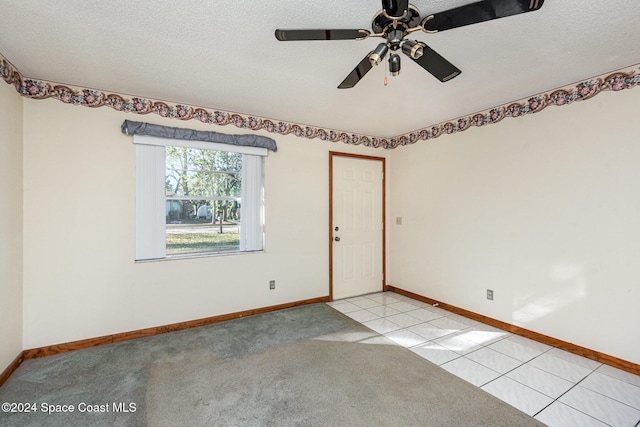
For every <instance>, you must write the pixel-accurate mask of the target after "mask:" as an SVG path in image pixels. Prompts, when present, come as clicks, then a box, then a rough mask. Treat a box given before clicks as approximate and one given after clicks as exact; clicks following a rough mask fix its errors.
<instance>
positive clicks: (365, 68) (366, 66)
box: [338, 52, 373, 89]
mask: <svg viewBox="0 0 640 427" xmlns="http://www.w3.org/2000/svg"><path fill="white" fill-rule="evenodd" d="M369 55H371V52H369V53H368V54H367V56H365V57H364V59H363V60H362V61H360V63H359V64H358V65H357V66H356V68H354V69H353V71H351V72H350V73H349V75H348V76H347V77H346V78H345V79H344V80H343V81H342V83H340V86H338V89H350V88H352V87H354V86H355V85H356V84H357V83H358V82H359V81H360V79H361V78H363V77H364V75H365V74H367V73H368V72H369V70H370V69H371V68H373V65H371V61H369Z"/></svg>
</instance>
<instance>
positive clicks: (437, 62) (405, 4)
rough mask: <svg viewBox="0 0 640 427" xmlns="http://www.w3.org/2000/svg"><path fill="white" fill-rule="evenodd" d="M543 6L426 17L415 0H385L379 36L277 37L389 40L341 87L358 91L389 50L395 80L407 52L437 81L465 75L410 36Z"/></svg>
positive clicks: (494, 4) (530, 0) (502, 0)
mask: <svg viewBox="0 0 640 427" xmlns="http://www.w3.org/2000/svg"><path fill="white" fill-rule="evenodd" d="M543 3H544V0H482V1H479V2H476V3H471V4H468V5H465V6H460V7H456V8H454V9H449V10H446V11H444V12H439V13H435V14H433V15H429V16H427V17H425V18H420V11H419V10H418V9H417V8H416V7H415V6H413V5H410V4H409V0H382V10H381V11H379V12H378V13H376V14H375V15H374V17H373V20H372V22H371V28H372V29H373V33H372V32H371V31H369V30H362V29H328V30H318V29H308V30H306V29H287V30H281V29H277V30H276V32H275V35H276V39H278V40H280V41H300V40H364V39H366V38H369V37H380V38H383V39H385V41H384V42H382V43H380V44H379V45H378V46H377V47H376V48H375V49H374V50H372V51H371V52H369V53H368V54H367V55H366V56H365V57H364V58H363V59H362V61H360V63H359V64H358V65H357V66H356V68H354V69H353V71H351V73H349V75H348V76H347V77H346V78H345V79H344V81H343V82H342V83H340V85H339V86H338V89H348V88H352V87H354V86H355V85H356V84H357V83H358V82H359V81H360V79H362V78H363V77H364V75H365V74H367V72H369V70H371V68H373V66H375V65H378V64H380V62H381V61H382V60H383V59H384V57H385V55H386V54H387V53H388V52H389V50H390V51H391V52H392V53H391V54H390V55H389V72H390V74H391V75H392V76H396V75H398V74H399V73H400V55H398V54H397V53H396V51H398V50H401V51H402V52H403V53H404V54H406V55H407V56H408V57H409V58H411V59H412V60H413V61H414V62H416V63H417V64H418V65H420V66H421V67H422V68H424V69H425V70H427V71H428V72H429V73H431V74H432V75H433V76H434V77H435V78H437V79H438V80H440V81H441V82H447V81H449V80H451V79H453V78H454V77H456V76H457V75H458V74H460V73H461V71H460V70H459V69H458V68H457V67H456V66H455V65H453V64H452V63H450V62H449V61H447V60H446V59H444V58H443V57H442V56H440V55H439V54H438V53H437V52H436V51H434V50H433V49H431V48H430V47H429V46H427V44H426V43H424V42H422V41H418V40H411V39H406V38H405V37H406V36H407V35H409V34H411V33H414V32H416V31H424V32H425V33H428V34H432V33H436V32H439V31H444V30H449V29H451V28H457V27H462V26H465V25H470V24H477V23H479V22H484V21H490V20H492V19H497V18H505V17H507V16H513V15H518V14H520V13H525V12H532V11H536V10H538V9H540V8H541V7H542V5H543Z"/></svg>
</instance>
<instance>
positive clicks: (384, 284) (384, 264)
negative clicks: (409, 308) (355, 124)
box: [329, 151, 387, 301]
mask: <svg viewBox="0 0 640 427" xmlns="http://www.w3.org/2000/svg"><path fill="white" fill-rule="evenodd" d="M334 157H350V158H352V159H361V160H375V161H379V162H382V287H381V289H380V290H381V291H386V290H387V238H386V230H387V215H386V211H387V192H386V188H387V186H386V177H387V168H386V166H387V164H386V160H387V159H386V158H384V157H376V156H364V155H361V154H352V153H341V152H338V151H329V301H333V159H334Z"/></svg>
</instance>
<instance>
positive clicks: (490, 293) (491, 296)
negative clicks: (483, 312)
mask: <svg viewBox="0 0 640 427" xmlns="http://www.w3.org/2000/svg"><path fill="white" fill-rule="evenodd" d="M487 299H488V300H490V301H493V289H487Z"/></svg>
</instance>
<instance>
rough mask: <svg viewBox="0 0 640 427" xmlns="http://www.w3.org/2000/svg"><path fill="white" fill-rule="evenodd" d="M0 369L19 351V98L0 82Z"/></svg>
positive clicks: (20, 187) (20, 171) (20, 128)
mask: <svg viewBox="0 0 640 427" xmlns="http://www.w3.org/2000/svg"><path fill="white" fill-rule="evenodd" d="M0 183H2V185H0V236H1V237H0V372H2V371H3V370H4V369H5V368H6V367H7V366H8V365H9V364H10V363H11V362H12V361H13V360H14V359H15V358H16V357H17V356H18V355H19V354H20V352H21V351H22V98H21V97H20V95H18V93H17V92H16V91H15V89H14V88H13V86H9V85H7V84H4V82H0Z"/></svg>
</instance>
